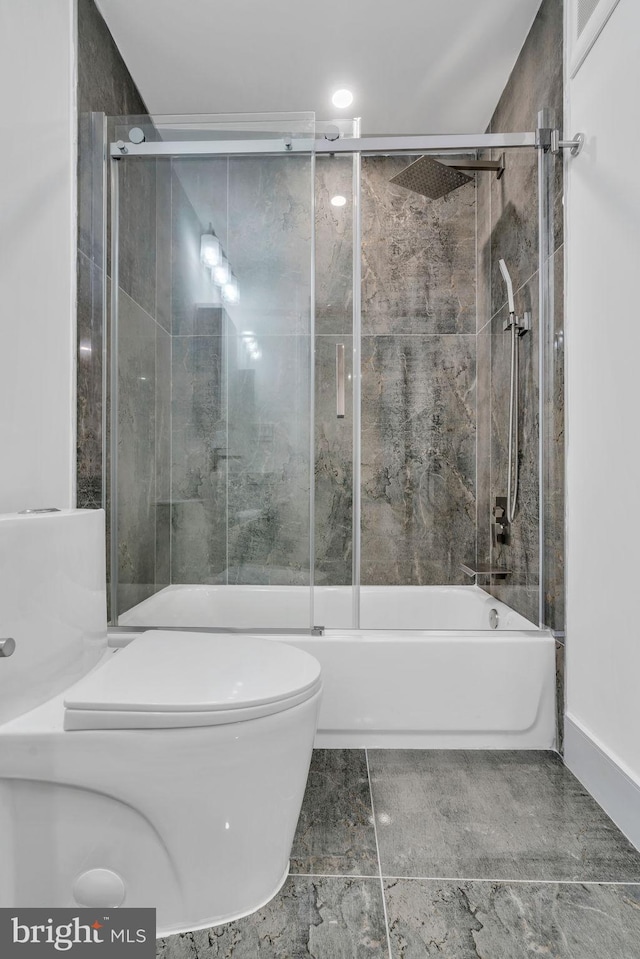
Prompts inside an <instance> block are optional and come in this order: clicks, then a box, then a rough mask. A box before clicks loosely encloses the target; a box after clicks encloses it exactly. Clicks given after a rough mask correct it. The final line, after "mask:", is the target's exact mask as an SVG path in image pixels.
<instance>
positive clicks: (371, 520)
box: [361, 157, 476, 585]
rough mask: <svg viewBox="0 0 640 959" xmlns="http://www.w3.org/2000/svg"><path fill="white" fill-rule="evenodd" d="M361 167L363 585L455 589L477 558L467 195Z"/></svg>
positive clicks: (472, 203)
mask: <svg viewBox="0 0 640 959" xmlns="http://www.w3.org/2000/svg"><path fill="white" fill-rule="evenodd" d="M411 159H412V158H401V157H394V158H392V157H386V158H384V157H366V158H364V159H363V163H362V183H363V189H362V238H363V239H362V334H363V336H362V569H361V580H362V583H363V584H378V583H380V584H382V583H386V584H390V585H418V584H420V585H426V584H457V583H465V582H468V580H467V579H466V578H465V576H464V574H463V573H462V571H461V570H460V564H461V563H462V562H465V561H468V560H469V559H470V558H472V557H473V556H474V555H475V549H476V533H475V523H476V336H475V332H476V283H475V253H476V240H475V229H476V191H475V186H474V184H473V183H470V184H467V185H465V186H464V187H462V188H461V189H459V190H457V191H455V192H454V193H451V194H449V195H448V196H446V197H443V198H441V199H439V200H431V199H428V198H426V197H423V196H421V195H420V194H417V193H413V192H411V191H409V190H406V189H403V188H402V187H400V186H397V185H395V184H392V183H389V180H390V178H391V177H392V176H394V175H395V174H396V173H398V172H399V171H400V170H401V169H403V168H404V167H405V166H406V165H407V163H408V162H410V161H411Z"/></svg>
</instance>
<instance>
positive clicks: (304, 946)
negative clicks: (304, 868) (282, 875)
mask: <svg viewBox="0 0 640 959" xmlns="http://www.w3.org/2000/svg"><path fill="white" fill-rule="evenodd" d="M303 956H313V957H314V959H387V956H388V950H387V940H386V931H385V923H384V912H383V905H382V891H381V889H380V883H379V881H377V880H375V879H338V878H330V879H309V878H306V877H302V876H291V877H290V878H289V879H288V880H287V882H286V883H285V885H284V887H283V889H282V891H281V892H280V893H279V894H278V895H277V896H276V897H275V899H272V900H271V902H269V903H268V904H267V905H266V906H264V907H263V908H262V909H260V910H259V911H258V912H256V913H254V914H253V915H251V916H247V918H246V919H240V920H238V921H237V922H231V923H227V924H226V925H222V926H216V927H215V928H213V929H203V930H200V931H198V932H189V933H186V934H184V935H181V936H170V937H168V938H167V939H158V941H157V944H156V957H157V959H215V957H219V959H302V957H303Z"/></svg>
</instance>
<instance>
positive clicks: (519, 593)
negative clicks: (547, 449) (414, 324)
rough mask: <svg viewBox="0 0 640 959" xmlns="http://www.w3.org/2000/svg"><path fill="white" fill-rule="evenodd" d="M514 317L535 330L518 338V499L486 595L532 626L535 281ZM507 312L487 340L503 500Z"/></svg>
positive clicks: (494, 449)
mask: <svg viewBox="0 0 640 959" xmlns="http://www.w3.org/2000/svg"><path fill="white" fill-rule="evenodd" d="M515 301H516V302H515V306H516V313H517V315H518V316H522V315H523V313H524V312H525V311H530V312H531V314H532V323H533V329H532V330H531V331H530V332H529V333H526V334H525V335H524V336H522V337H519V340H518V344H517V345H518V352H519V366H520V373H519V391H518V395H519V407H520V410H519V416H518V422H519V444H518V446H519V453H518V499H517V504H516V514H515V518H514V520H513V523H512V524H511V527H510V530H509V536H510V539H509V543H508V545H502V544H494V545H493V546H492V553H491V561H492V562H494V563H496V564H497V565H498V566H504V567H506V568H507V569H510V570H511V571H512V572H511V575H510V576H509V577H508V578H507V579H506V580H498V579H495V581H494V582H492V584H491V587H490V592H491V593H492V594H493V595H494V596H496V597H497V598H498V599H500V600H501V601H502V602H504V603H506V604H507V605H508V606H511V607H513V608H514V609H516V610H517V611H518V612H519V613H521V614H522V615H523V616H524V617H525V618H526V619H528V620H530V621H531V622H532V623H534V624H537V623H538V622H539V603H540V575H539V569H540V559H539V531H540V489H539V487H540V483H539V428H540V424H539V406H538V396H539V392H538V377H539V371H538V340H539V336H540V315H539V310H538V277H537V276H535V277H533V279H532V281H531V282H530V283H527V284H526V285H525V286H524V287H523V288H522V289H521V290H519V291H518V292H517V293H516V296H515ZM506 317H507V308H506V307H505V308H504V309H503V310H502V311H501V312H500V313H498V315H497V316H496V317H495V318H494V320H493V325H492V331H493V332H492V335H491V340H492V343H491V487H492V496H506V494H507V474H508V442H509V441H508V437H509V391H510V377H511V334H510V333H509V332H503V330H502V322H503V320H504V319H506Z"/></svg>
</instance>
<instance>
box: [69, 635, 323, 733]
mask: <svg viewBox="0 0 640 959" xmlns="http://www.w3.org/2000/svg"><path fill="white" fill-rule="evenodd" d="M319 688H320V664H319V663H318V661H317V660H316V659H314V657H313V656H311V655H309V653H306V652H304V651H303V650H300V649H296V648H295V647H294V646H289V645H287V644H286V643H284V642H282V638H281V637H279V638H275V639H264V638H258V637H254V636H241V635H236V634H216V633H190V632H183V631H178V630H150V631H149V632H146V633H143V634H141V635H140V636H137V637H136V638H135V639H134V640H133V641H132V642H131V643H130V644H129V645H128V646H125V647H124V648H122V649H119V650H118V651H117V652H115V653H114V654H113V655H112V656H111V657H110V658H109V659H108V660H107V662H106V663H104V664H103V665H102V666H100V667H98V668H97V669H95V670H93V672H91V673H89V674H88V675H87V676H85V677H84V678H83V679H81V680H80V681H79V682H77V683H76V684H75V685H74V686H72V687H71V688H70V689H69V690H67V693H66V696H65V699H64V705H65V722H64V725H65V729H114V728H128V729H131V728H142V727H147V728H149V727H176V726H199V725H218V724H221V723H228V722H242V721H245V720H246V719H253V718H258V717H259V716H264V715H269V714H270V713H275V712H280V711H281V710H283V709H287V708H290V707H291V706H294V705H296V704H297V703H299V702H304V701H305V700H306V699H309V698H310V697H311V696H313V695H314V693H315V692H316V691H317V690H318V689H319Z"/></svg>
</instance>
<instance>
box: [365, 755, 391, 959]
mask: <svg viewBox="0 0 640 959" xmlns="http://www.w3.org/2000/svg"><path fill="white" fill-rule="evenodd" d="M364 759H365V762H366V764H367V779H368V780H369V798H370V799H371V818H372V819H373V835H374V837H375V840H376V856H377V857H378V872H379V876H380V893H381V895H382V912H383V915H384V928H385V932H386V934H387V949H388V951H389V959H393V956H392V955H391V936H390V934H389V917H388V915H387V901H386V899H385V897H384V881H383V876H382V862H381V860H380V845H379V843H378V827H377V826H376V811H375V808H374V805H373V787H372V785H371V770H370V769H369V750H368V749H365V751H364Z"/></svg>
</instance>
